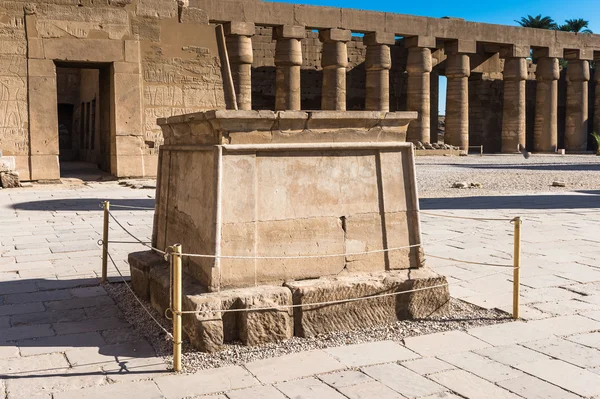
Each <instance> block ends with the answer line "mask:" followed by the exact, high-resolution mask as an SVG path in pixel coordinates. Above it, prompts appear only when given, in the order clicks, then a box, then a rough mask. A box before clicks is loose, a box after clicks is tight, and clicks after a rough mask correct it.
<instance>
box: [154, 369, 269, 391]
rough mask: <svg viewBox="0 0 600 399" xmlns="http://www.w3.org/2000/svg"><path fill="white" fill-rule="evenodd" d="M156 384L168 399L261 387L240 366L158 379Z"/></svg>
mask: <svg viewBox="0 0 600 399" xmlns="http://www.w3.org/2000/svg"><path fill="white" fill-rule="evenodd" d="M154 382H156V385H158V388H159V389H160V391H161V392H162V393H163V394H164V395H165V397H166V398H167V399H180V398H184V397H189V396H194V395H208V394H211V393H219V392H225V391H230V390H232V389H241V388H248V387H251V386H255V385H259V382H258V381H257V380H256V379H255V378H254V377H253V376H252V374H250V373H249V372H248V371H247V370H245V369H244V368H242V367H240V366H227V367H221V368H218V369H209V370H202V371H199V372H197V373H194V374H186V375H169V376H164V377H159V378H156V379H155V380H154Z"/></svg>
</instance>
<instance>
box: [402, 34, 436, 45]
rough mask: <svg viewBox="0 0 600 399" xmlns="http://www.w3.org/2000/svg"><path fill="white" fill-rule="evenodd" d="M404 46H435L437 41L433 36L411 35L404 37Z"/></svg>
mask: <svg viewBox="0 0 600 399" xmlns="http://www.w3.org/2000/svg"><path fill="white" fill-rule="evenodd" d="M404 47H406V48H411V47H428V48H436V47H437V41H436V39H435V37H433V36H413V37H407V38H405V39H404Z"/></svg>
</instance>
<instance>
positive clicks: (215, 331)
mask: <svg viewBox="0 0 600 399" xmlns="http://www.w3.org/2000/svg"><path fill="white" fill-rule="evenodd" d="M129 264H130V267H131V280H132V286H133V289H134V290H135V292H136V293H137V294H138V295H139V296H140V297H142V298H144V299H146V300H149V301H150V302H151V303H152V306H153V307H154V308H155V309H156V310H157V311H159V312H160V313H161V314H164V312H165V310H166V309H167V308H168V307H169V270H168V263H167V262H166V261H164V260H163V258H162V257H161V256H159V255H157V254H154V253H153V252H136V253H132V254H130V255H129ZM445 283H446V278H445V277H442V276H439V275H437V274H436V273H434V272H433V271H431V270H429V269H427V268H420V269H408V270H394V271H389V272H376V273H358V274H351V275H344V276H338V277H323V278H318V279H309V280H301V281H291V282H288V283H286V284H285V285H284V286H273V285H261V286H257V287H248V288H237V289H230V290H222V291H220V292H207V289H206V287H203V286H202V285H200V284H198V283H197V282H196V281H195V280H193V279H192V278H191V277H190V276H185V278H184V287H183V292H184V293H185V296H184V298H183V309H184V311H185V310H206V311H207V312H206V313H199V314H185V315H184V317H183V329H184V332H185V334H186V335H187V337H188V338H189V339H190V341H191V343H192V345H194V346H195V347H197V348H198V349H200V350H202V351H205V352H214V351H217V350H219V349H221V348H222V347H223V345H224V344H225V343H228V342H232V341H237V340H240V341H242V342H243V343H244V344H245V345H258V344H264V343H268V342H277V341H283V340H285V339H289V338H291V337H292V336H294V335H295V336H300V337H311V336H314V335H317V334H321V333H329V332H334V331H346V330H352V329H359V328H367V327H373V326H376V325H378V324H383V323H390V322H393V321H395V320H398V319H418V318H423V317H427V316H429V315H431V314H432V313H435V312H440V311H443V310H444V309H445V306H446V304H447V302H448V300H449V299H450V296H449V293H448V287H447V286H442V287H436V288H432V289H427V290H422V291H416V292H410V293H406V294H398V295H389V296H384V297H379V298H373V299H365V300H361V301H353V302H345V303H339V304H331V305H319V306H306V307H297V308H293V309H281V310H275V309H274V310H257V311H250V312H219V311H218V310H223V309H251V308H258V309H263V308H268V307H274V306H281V305H288V306H289V305H292V304H294V305H310V304H313V303H318V302H329V301H338V300H344V299H350V298H360V297H368V296H373V295H378V294H387V293H390V294H391V293H394V292H399V291H407V290H413V289H418V288H423V287H428V286H438V285H442V284H445Z"/></svg>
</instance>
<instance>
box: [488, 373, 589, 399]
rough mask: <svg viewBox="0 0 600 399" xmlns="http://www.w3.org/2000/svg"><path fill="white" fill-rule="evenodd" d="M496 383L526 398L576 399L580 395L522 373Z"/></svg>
mask: <svg viewBox="0 0 600 399" xmlns="http://www.w3.org/2000/svg"><path fill="white" fill-rule="evenodd" d="M498 385H500V386H501V387H503V388H505V389H508V390H509V391H511V392H513V393H515V394H517V395H519V396H522V397H524V398H528V399H578V398H580V396H577V395H574V394H572V393H571V392H567V391H565V390H564V389H561V388H559V387H557V386H556V385H552V384H549V383H547V382H545V381H542V380H540V379H538V378H535V377H532V376H530V375H527V374H524V375H522V376H520V377H517V378H513V379H510V380H506V381H500V382H498Z"/></svg>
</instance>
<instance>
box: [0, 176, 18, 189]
mask: <svg viewBox="0 0 600 399" xmlns="http://www.w3.org/2000/svg"><path fill="white" fill-rule="evenodd" d="M19 185H20V184H19V174H18V173H16V172H0V186H1V187H2V188H17V187H19Z"/></svg>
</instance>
